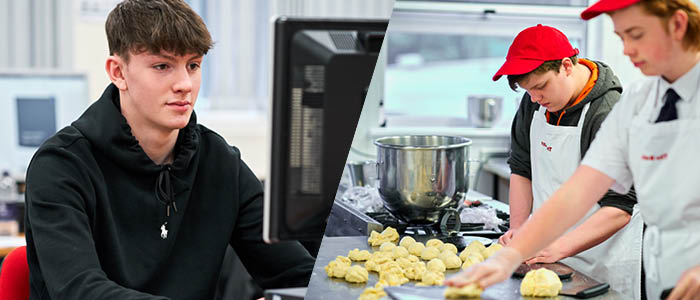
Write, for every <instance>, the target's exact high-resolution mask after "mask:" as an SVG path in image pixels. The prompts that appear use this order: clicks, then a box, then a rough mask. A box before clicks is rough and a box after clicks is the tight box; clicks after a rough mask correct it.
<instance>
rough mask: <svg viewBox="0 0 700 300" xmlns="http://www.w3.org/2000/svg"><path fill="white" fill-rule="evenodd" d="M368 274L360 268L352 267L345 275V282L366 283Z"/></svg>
mask: <svg viewBox="0 0 700 300" xmlns="http://www.w3.org/2000/svg"><path fill="white" fill-rule="evenodd" d="M368 278H369V272H367V269H365V268H363V267H362V266H352V267H350V268H349V269H348V270H347V272H346V273H345V281H347V282H352V283H361V282H367V279H368Z"/></svg>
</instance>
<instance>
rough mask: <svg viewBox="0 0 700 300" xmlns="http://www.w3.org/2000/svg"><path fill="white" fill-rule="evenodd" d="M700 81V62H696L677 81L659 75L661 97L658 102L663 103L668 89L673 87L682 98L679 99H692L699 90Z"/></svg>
mask: <svg viewBox="0 0 700 300" xmlns="http://www.w3.org/2000/svg"><path fill="white" fill-rule="evenodd" d="M699 82H700V63H696V64H695V66H693V67H692V68H691V69H690V70H689V71H688V72H686V73H685V74H683V76H681V77H680V78H678V79H677V80H676V81H675V82H673V83H669V82H668V81H666V79H664V78H663V77H661V76H659V98H661V99H659V98H657V104H659V105H663V103H664V102H665V101H666V98H665V97H663V96H664V95H665V94H666V90H668V89H669V88H672V89H673V90H674V91H676V93H677V94H678V96H680V97H681V98H680V99H679V101H681V102H682V101H686V100H687V101H692V100H693V96H694V95H695V93H696V92H697V90H698V83H699Z"/></svg>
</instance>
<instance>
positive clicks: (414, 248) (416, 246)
mask: <svg viewBox="0 0 700 300" xmlns="http://www.w3.org/2000/svg"><path fill="white" fill-rule="evenodd" d="M423 249H425V245H423V243H421V242H415V243H413V244H411V245H410V246H408V253H411V254H413V255H415V256H420V254H421V252H423Z"/></svg>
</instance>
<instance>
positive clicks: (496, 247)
mask: <svg viewBox="0 0 700 300" xmlns="http://www.w3.org/2000/svg"><path fill="white" fill-rule="evenodd" d="M502 248H503V245H501V244H499V243H493V244H491V246H488V247H487V248H486V249H484V251H481V254H482V255H483V256H484V259H487V258H489V257H491V255H493V254H494V253H496V251H498V250H501V249H502Z"/></svg>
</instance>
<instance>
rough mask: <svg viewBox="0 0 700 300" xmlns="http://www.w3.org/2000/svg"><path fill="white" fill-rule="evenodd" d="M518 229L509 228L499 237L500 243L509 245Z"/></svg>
mask: <svg viewBox="0 0 700 300" xmlns="http://www.w3.org/2000/svg"><path fill="white" fill-rule="evenodd" d="M517 231H518V229H513V228H511V229H508V231H506V233H504V234H503V235H502V236H501V237H499V238H498V243H499V244H501V245H503V246H508V243H510V241H511V240H512V239H513V236H514V235H515V233H516V232H517Z"/></svg>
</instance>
